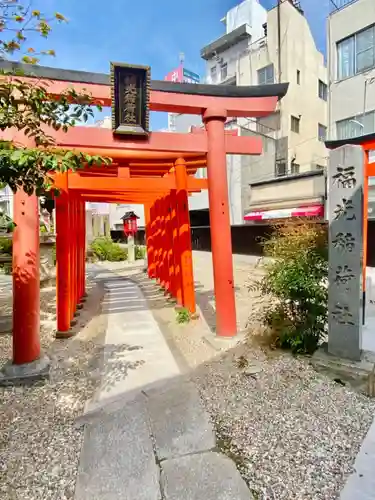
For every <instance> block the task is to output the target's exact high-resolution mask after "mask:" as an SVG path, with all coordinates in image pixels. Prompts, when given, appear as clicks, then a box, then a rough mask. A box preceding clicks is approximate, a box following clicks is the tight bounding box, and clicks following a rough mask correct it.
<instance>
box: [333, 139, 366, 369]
mask: <svg viewBox="0 0 375 500" xmlns="http://www.w3.org/2000/svg"><path fill="white" fill-rule="evenodd" d="M363 162H364V155H363V151H362V148H361V147H360V146H343V147H341V148H338V149H336V150H334V151H331V152H330V160H329V170H328V173H329V187H328V189H329V191H328V195H329V274H328V283H329V285H328V295H329V298H328V350H329V352H330V354H333V355H334V356H340V357H343V358H348V359H353V360H359V359H360V357H361V349H362V336H361V334H362V308H361V302H362V300H361V291H362V290H361V289H362V206H363Z"/></svg>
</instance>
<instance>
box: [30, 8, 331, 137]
mask: <svg viewBox="0 0 375 500" xmlns="http://www.w3.org/2000/svg"><path fill="white" fill-rule="evenodd" d="M260 2H261V4H262V5H263V6H264V7H266V8H271V7H273V6H274V4H275V3H276V0H260ZM237 3H239V0H189V2H177V1H175V0H159V1H155V0H138V1H131V0H107V1H106V2H103V1H102V0H101V1H99V0H34V4H35V7H37V8H40V10H42V11H43V12H44V13H48V12H54V11H56V10H57V11H59V12H61V13H62V14H64V15H65V16H66V17H67V18H68V19H69V23H68V24H64V25H61V26H56V27H55V28H54V30H53V33H52V34H51V36H50V38H49V40H48V41H47V42H46V47H47V46H48V48H53V49H54V50H55V51H56V57H55V58H51V59H44V60H43V61H42V64H45V65H49V66H55V67H60V68H67V69H79V70H86V71H93V72H108V71H109V62H110V61H118V62H129V63H135V64H137V63H138V64H148V65H150V66H151V68H152V78H153V79H163V78H164V76H165V74H166V73H168V72H169V71H171V70H172V69H174V68H175V67H177V66H178V62H179V53H180V52H184V53H185V66H186V67H187V68H188V69H190V70H192V71H195V72H196V73H198V74H204V61H203V60H202V59H200V56H199V53H200V49H201V47H202V46H204V45H206V44H207V43H209V42H210V41H212V40H214V39H215V38H217V37H219V36H220V35H222V34H223V28H224V27H223V25H222V24H221V23H220V19H221V18H222V17H223V16H224V15H225V13H226V12H227V11H228V10H229V9H230V8H231V7H233V6H234V5H236V4H237ZM328 4H329V0H301V5H302V7H303V9H304V10H305V12H306V16H307V19H308V20H309V22H310V25H311V27H312V30H313V34H314V36H315V40H316V43H317V45H318V48H319V49H320V50H324V47H325V19H326V16H327V13H328ZM37 48H40V42H38V45H37ZM159 115H160V113H159ZM152 118H153V119H152V125H153V128H159V127H163V126H166V122H165V116H160V117H157V116H153V117H152Z"/></svg>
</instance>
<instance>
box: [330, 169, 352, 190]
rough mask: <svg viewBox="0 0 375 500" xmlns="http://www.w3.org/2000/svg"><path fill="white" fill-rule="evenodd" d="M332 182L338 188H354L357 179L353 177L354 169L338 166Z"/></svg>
mask: <svg viewBox="0 0 375 500" xmlns="http://www.w3.org/2000/svg"><path fill="white" fill-rule="evenodd" d="M333 182H334V184H336V185H337V186H338V187H342V188H355V186H356V183H357V179H356V177H355V168H354V166H353V165H350V166H348V167H343V166H342V165H338V166H337V168H336V174H335V175H334V176H333Z"/></svg>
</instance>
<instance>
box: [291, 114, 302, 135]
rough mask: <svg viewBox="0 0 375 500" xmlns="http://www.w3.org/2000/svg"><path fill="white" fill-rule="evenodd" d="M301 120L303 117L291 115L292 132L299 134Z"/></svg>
mask: <svg viewBox="0 0 375 500" xmlns="http://www.w3.org/2000/svg"><path fill="white" fill-rule="evenodd" d="M300 121H301V118H297V117H296V116H292V117H291V124H290V129H291V131H292V132H295V133H296V134H299V126H300Z"/></svg>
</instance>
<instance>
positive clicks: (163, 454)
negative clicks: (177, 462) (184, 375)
mask: <svg viewBox="0 0 375 500" xmlns="http://www.w3.org/2000/svg"><path fill="white" fill-rule="evenodd" d="M147 409H148V413H149V415H150V422H151V429H152V434H153V437H154V440H155V446H156V453H157V456H158V458H159V460H164V459H167V458H174V457H178V456H182V455H187V454H191V453H198V452H201V451H207V450H210V449H212V448H214V446H215V435H214V432H213V429H212V426H211V424H210V421H209V417H208V414H207V413H206V412H205V410H204V409H203V407H202V405H201V403H200V399H199V394H198V391H197V389H196V387H195V386H194V384H193V383H191V382H185V383H181V384H179V385H178V386H175V387H172V388H169V389H168V390H167V391H165V392H161V393H160V392H159V393H155V394H153V395H151V396H150V397H149V398H148V400H147Z"/></svg>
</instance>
